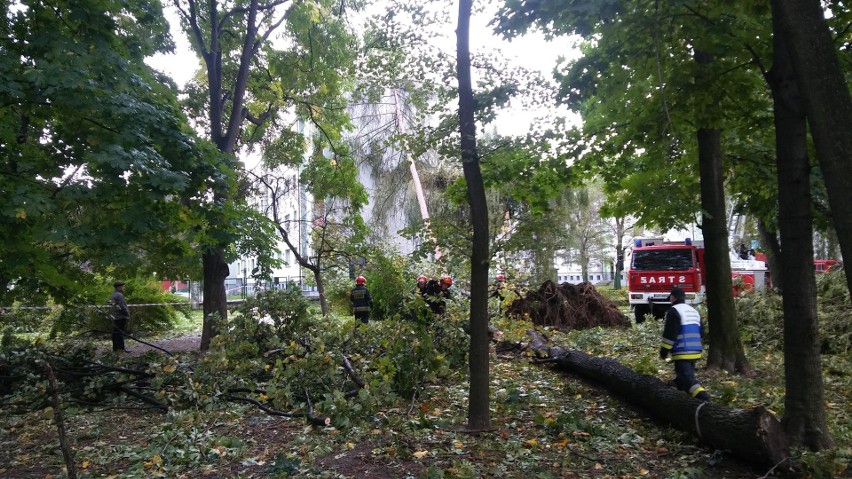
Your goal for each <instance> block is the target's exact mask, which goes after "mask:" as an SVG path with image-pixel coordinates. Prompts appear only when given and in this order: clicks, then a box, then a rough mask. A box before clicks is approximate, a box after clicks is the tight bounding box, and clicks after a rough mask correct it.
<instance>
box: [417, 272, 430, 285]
mask: <svg viewBox="0 0 852 479" xmlns="http://www.w3.org/2000/svg"><path fill="white" fill-rule="evenodd" d="M421 281H429V278H427V277H426V275H425V274H421V275H420V276H418V277H417V282H418V283H419V282H421Z"/></svg>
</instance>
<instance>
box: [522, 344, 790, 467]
mask: <svg viewBox="0 0 852 479" xmlns="http://www.w3.org/2000/svg"><path fill="white" fill-rule="evenodd" d="M530 335H531V336H532V338H533V340H532V341H531V342H530V348H531V349H533V350H534V351H535V352H536V353H538V354H540V355H543V356H544V357H547V358H549V359H550V360H549V361H548V362H553V363H554V364H556V366H557V367H558V368H559V369H561V370H564V371H567V372H571V373H575V374H578V375H580V376H582V377H584V378H587V379H592V380H594V381H596V382H599V383H601V384H603V385H604V386H605V387H606V388H607V389H608V390H610V391H611V392H614V393H616V394H618V395H620V396H622V397H623V398H625V399H626V400H628V401H629V402H630V403H632V404H637V405H639V406H641V407H642V408H644V409H645V410H646V411H647V412H648V413H650V414H651V415H652V416H653V417H654V418H655V419H658V420H660V421H663V422H665V423H667V424H670V425H671V426H673V427H675V428H677V429H680V430H681V431H686V432H689V433H692V434H694V435H696V436H697V437H698V439H699V440H700V441H701V442H702V443H704V444H706V445H708V446H711V447H713V448H716V449H721V450H725V451H730V452H731V453H732V454H734V455H735V456H737V457H738V458H740V459H741V460H743V461H745V462H748V463H751V464H755V465H759V466H775V465H777V464H779V463H782V464H783V463H786V462H787V461H788V458H789V448H788V446H787V438H786V435H785V434H784V430H783V428H782V427H781V424H780V423H779V422H778V420H777V419H776V418H775V416H773V415H772V413H770V412H769V411H767V410H766V409H765V408H763V407H756V408H753V409H750V410H742V409H731V408H728V407H725V406H721V405H717V404H713V403H705V402H702V401H699V400H698V399H695V398H693V397H691V396H690V395H689V394H687V393H685V392H683V391H679V390H677V389H675V388H671V387H668V386H666V385H665V384H663V382H662V381H660V380H659V379H658V378H655V377H651V376H646V375H643V374H639V373H636V372H634V371H632V370H630V369H629V368H627V367H625V366H624V365H622V364H620V363H619V362H618V361H616V360H614V359H612V358H604V357H594V356H589V355H588V354H586V353H584V352H582V351H578V350H574V349H563V348H559V347H553V348H547V347H546V343H545V341H544V340H543V339H542V338H541V335H539V334H538V333H537V332H535V331H530Z"/></svg>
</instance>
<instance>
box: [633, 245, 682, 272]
mask: <svg viewBox="0 0 852 479" xmlns="http://www.w3.org/2000/svg"><path fill="white" fill-rule="evenodd" d="M693 265H694V263H693V260H692V250H689V249H665V250H656V251H634V252H633V269H634V270H635V271H676V270H684V269H689V268H692V267H693Z"/></svg>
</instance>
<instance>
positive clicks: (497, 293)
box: [488, 274, 506, 302]
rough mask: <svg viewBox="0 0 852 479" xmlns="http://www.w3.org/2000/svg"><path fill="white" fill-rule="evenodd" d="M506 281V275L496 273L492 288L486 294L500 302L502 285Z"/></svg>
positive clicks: (501, 299)
mask: <svg viewBox="0 0 852 479" xmlns="http://www.w3.org/2000/svg"><path fill="white" fill-rule="evenodd" d="M505 282H506V277H505V276H503V275H502V274H498V275H497V281H495V282H494V290H493V291H491V294H490V295H488V297H490V298H497V299H498V300H500V302H502V301H503V286H504V283H505Z"/></svg>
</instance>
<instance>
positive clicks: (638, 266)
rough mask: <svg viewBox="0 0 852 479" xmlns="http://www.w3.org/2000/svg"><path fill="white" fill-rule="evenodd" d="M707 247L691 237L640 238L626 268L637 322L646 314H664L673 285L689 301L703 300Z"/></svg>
mask: <svg viewBox="0 0 852 479" xmlns="http://www.w3.org/2000/svg"><path fill="white" fill-rule="evenodd" d="M703 265H704V248H702V247H701V245H696V244H695V243H694V242H693V241H692V239H690V238H686V239H685V240H684V241H665V240H664V238H662V237H658V238H637V239H635V240H634V244H633V248H632V251H631V252H630V262H629V266H628V269H627V284H628V299H629V302H630V306H631V307H632V308H633V312H634V315H635V318H636V322H637V323H641V322H643V321H644V320H645V315H646V314H653V315H655V316H658V317H659V316H662V315H663V314H664V313H665V311H666V310H667V309H668V308H669V306H671V303H670V302H669V293H670V292H671V289H672V287H673V286H677V287H679V288H680V289H682V290H683V291H684V292H686V303H687V304H691V305H694V304H698V303H701V302H702V301H704V283H705V277H704V274H705V273H704V268H703V267H702V266H703Z"/></svg>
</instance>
